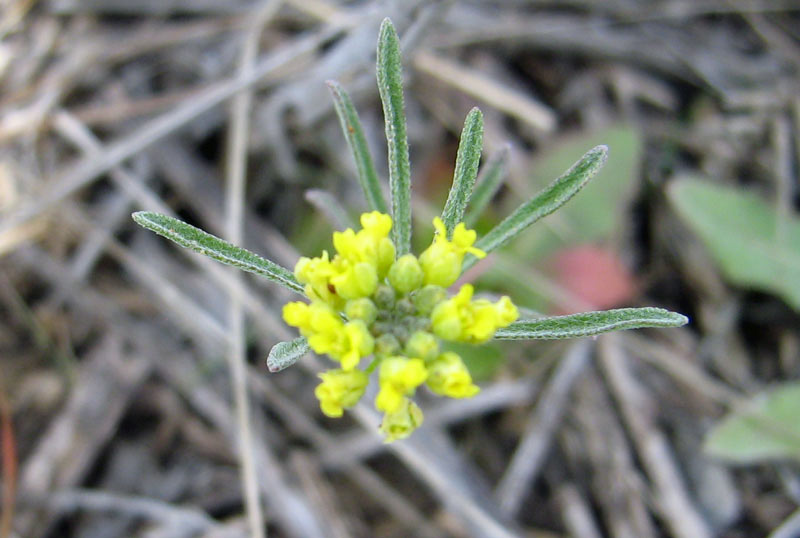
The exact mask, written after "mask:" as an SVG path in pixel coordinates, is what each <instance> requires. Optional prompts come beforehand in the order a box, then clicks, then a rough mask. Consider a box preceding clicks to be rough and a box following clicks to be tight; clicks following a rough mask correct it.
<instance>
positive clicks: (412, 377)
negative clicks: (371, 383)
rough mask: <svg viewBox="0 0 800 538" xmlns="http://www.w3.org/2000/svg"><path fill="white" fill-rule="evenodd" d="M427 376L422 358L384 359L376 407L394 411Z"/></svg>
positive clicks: (379, 377)
mask: <svg viewBox="0 0 800 538" xmlns="http://www.w3.org/2000/svg"><path fill="white" fill-rule="evenodd" d="M427 376H428V372H427V370H426V369H425V363H424V362H423V361H422V359H408V358H406V357H400V356H397V357H387V358H385V359H383V360H382V361H381V370H380V375H379V376H378V381H379V382H380V386H381V389H380V391H379V392H378V396H377V397H376V398H375V407H376V408H377V409H378V410H379V411H384V412H386V413H394V412H395V411H397V410H398V409H399V408H400V406H401V405H402V403H403V400H404V397H405V396H406V395H409V394H412V393H413V392H414V389H416V388H417V387H418V386H420V385H421V384H422V383H423V382H424V381H425V378H426V377H427Z"/></svg>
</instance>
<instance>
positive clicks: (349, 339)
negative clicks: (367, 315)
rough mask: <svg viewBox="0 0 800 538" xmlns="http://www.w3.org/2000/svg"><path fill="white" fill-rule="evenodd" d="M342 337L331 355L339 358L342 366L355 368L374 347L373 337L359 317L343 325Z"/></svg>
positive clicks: (347, 368) (346, 368) (348, 368)
mask: <svg viewBox="0 0 800 538" xmlns="http://www.w3.org/2000/svg"><path fill="white" fill-rule="evenodd" d="M343 336H344V338H343V339H342V341H341V347H340V348H339V349H338V350H336V352H335V353H331V357H333V358H334V359H339V361H340V362H341V363H342V368H344V369H345V370H350V369H351V368H355V367H356V366H357V365H358V363H359V362H360V361H361V358H362V357H366V356H367V355H369V354H370V353H372V350H373V349H374V348H375V339H374V338H373V337H372V335H371V334H370V332H369V329H367V325H366V323H364V322H363V321H361V320H360V319H356V320H353V321H351V322H349V323H347V324H346V325H345V326H344V335H343Z"/></svg>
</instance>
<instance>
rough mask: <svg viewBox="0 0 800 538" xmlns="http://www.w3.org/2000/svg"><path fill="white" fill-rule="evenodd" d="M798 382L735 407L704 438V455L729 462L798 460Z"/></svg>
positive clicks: (799, 396) (767, 392)
mask: <svg viewBox="0 0 800 538" xmlns="http://www.w3.org/2000/svg"><path fill="white" fill-rule="evenodd" d="M798 409H800V383H787V384H784V385H780V386H778V387H775V388H772V389H770V390H767V391H765V392H762V393H760V394H757V395H756V396H754V397H753V398H751V399H750V400H748V401H746V402H744V404H743V405H741V406H737V408H736V409H734V410H733V411H732V412H731V413H729V414H728V415H727V416H726V417H725V418H724V419H722V421H721V422H720V423H719V424H717V425H716V426H714V428H712V429H711V431H710V432H709V433H708V437H706V440H705V444H704V446H703V449H704V451H705V452H706V453H708V454H710V455H712V456H715V457H717V458H721V459H724V460H727V461H729V462H732V463H757V462H760V461H765V460H774V459H779V458H780V459H785V458H792V459H794V460H795V461H798V460H800V421H798V420H797V411H798Z"/></svg>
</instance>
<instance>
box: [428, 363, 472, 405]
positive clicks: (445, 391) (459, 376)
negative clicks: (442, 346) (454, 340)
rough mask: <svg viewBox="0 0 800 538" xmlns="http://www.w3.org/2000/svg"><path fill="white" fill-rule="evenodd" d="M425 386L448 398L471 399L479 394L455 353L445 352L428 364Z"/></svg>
mask: <svg viewBox="0 0 800 538" xmlns="http://www.w3.org/2000/svg"><path fill="white" fill-rule="evenodd" d="M426 366H427V368H428V379H427V381H426V382H425V384H426V385H427V386H428V388H429V389H431V390H432V391H433V392H435V393H436V394H440V395H442V396H448V397H450V398H471V397H472V396H475V395H476V394H478V392H480V390H481V389H480V388H478V387H477V386H476V385H474V384H473V383H472V376H470V374H469V370H467V367H466V366H465V365H464V361H462V360H461V357H459V356H458V355H457V354H456V353H453V352H452V351H447V352H445V353H442V354H441V355H439V356H438V357H436V359H434V360H432V361H431V362H429V363H428V364H427V365H426Z"/></svg>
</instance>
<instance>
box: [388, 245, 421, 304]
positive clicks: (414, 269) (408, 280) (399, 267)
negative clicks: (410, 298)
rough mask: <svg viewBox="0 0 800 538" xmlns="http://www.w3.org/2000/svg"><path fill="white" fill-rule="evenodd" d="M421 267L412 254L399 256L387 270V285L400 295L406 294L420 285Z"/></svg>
mask: <svg viewBox="0 0 800 538" xmlns="http://www.w3.org/2000/svg"><path fill="white" fill-rule="evenodd" d="M423 277H424V275H423V273H422V267H421V266H420V264H419V261H418V260H417V257H416V256H414V255H413V254H406V255H405V256H400V257H399V258H398V259H397V260H396V261H395V262H394V264H393V265H392V267H391V269H389V283H390V284H391V285H392V287H393V288H394V289H396V290H397V291H398V292H399V293H401V294H406V293H408V292H410V291H413V290H415V289H417V288H419V287H420V286H421V285H422V279H423Z"/></svg>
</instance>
